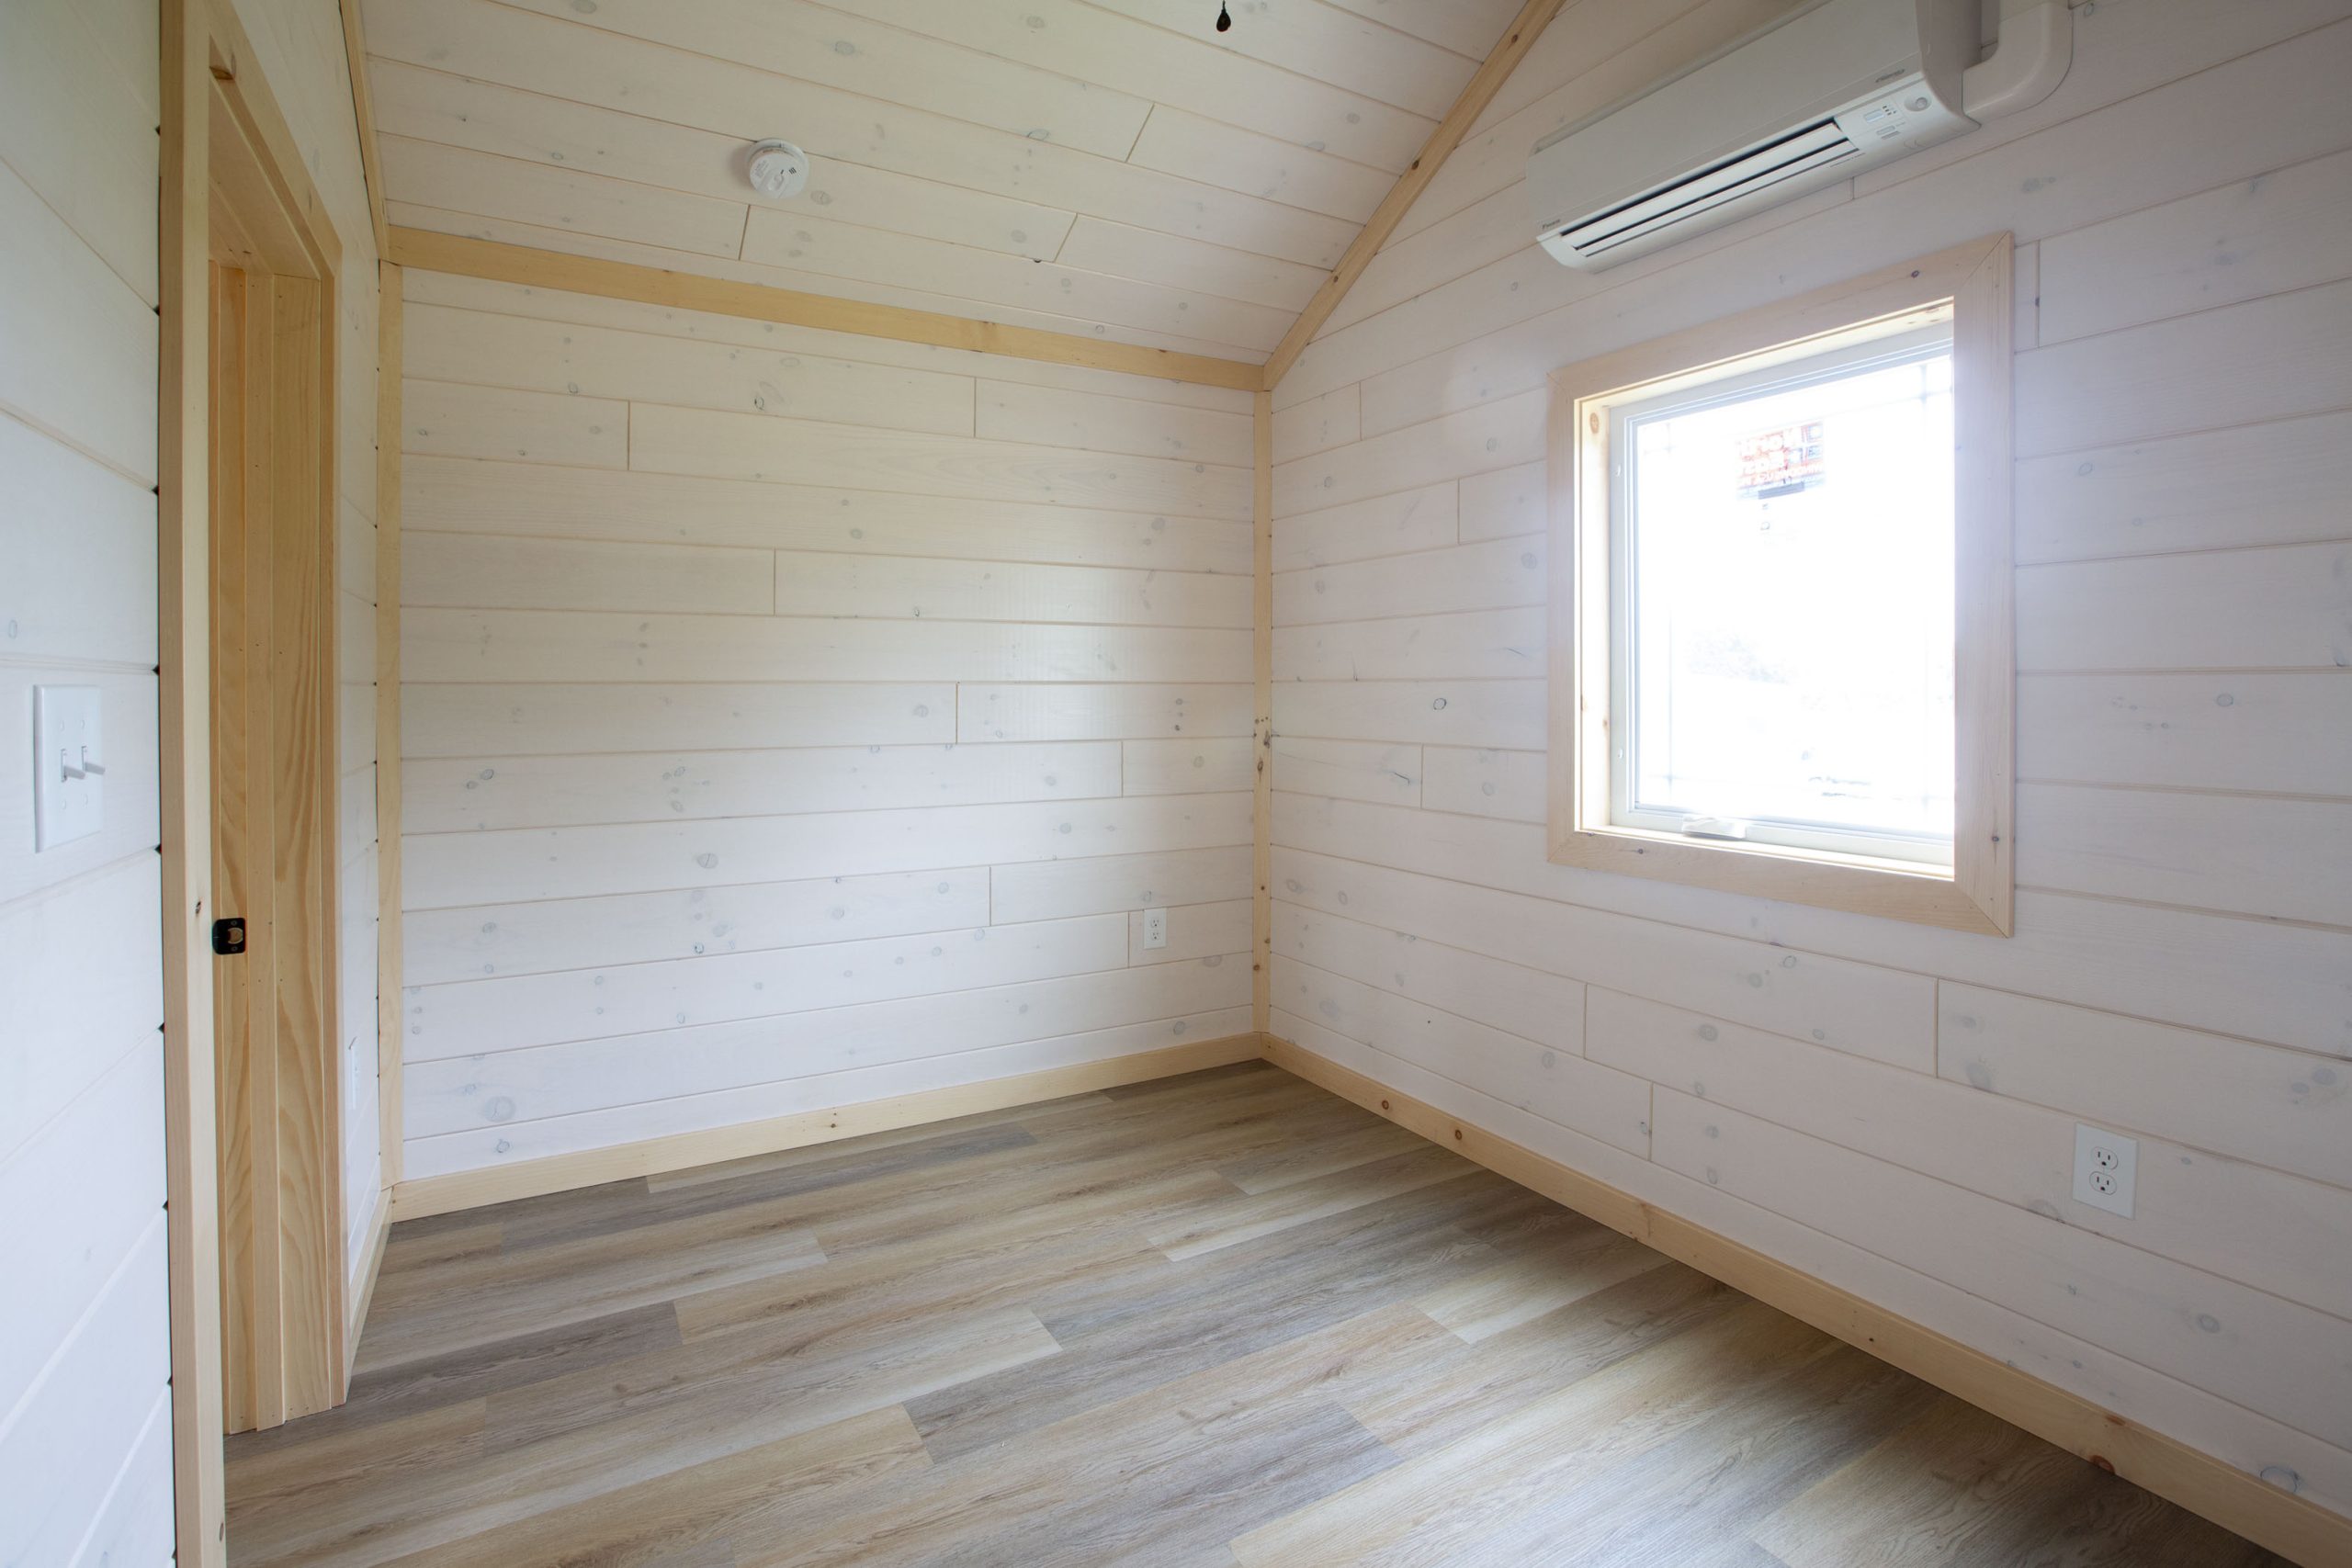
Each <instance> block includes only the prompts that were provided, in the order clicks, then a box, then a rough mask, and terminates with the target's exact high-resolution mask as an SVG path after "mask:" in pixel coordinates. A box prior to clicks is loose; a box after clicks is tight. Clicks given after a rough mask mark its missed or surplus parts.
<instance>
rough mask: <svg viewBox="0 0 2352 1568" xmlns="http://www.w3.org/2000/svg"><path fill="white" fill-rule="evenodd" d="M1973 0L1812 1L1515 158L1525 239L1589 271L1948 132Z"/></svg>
mask: <svg viewBox="0 0 2352 1568" xmlns="http://www.w3.org/2000/svg"><path fill="white" fill-rule="evenodd" d="M1979 15H1980V12H1979V7H1978V6H1977V5H1976V3H1975V0H1812V3H1811V4H1809V5H1804V6H1800V7H1799V8H1798V9H1797V10H1795V11H1794V12H1792V13H1791V14H1790V15H1789V16H1787V17H1783V18H1782V19H1781V21H1780V22H1778V23H1776V24H1774V25H1773V26H1772V27H1770V28H1766V29H1764V30H1763V31H1761V32H1759V33H1757V34H1755V35H1754V36H1752V37H1750V38H1747V39H1744V40H1742V41H1741V42H1739V43H1737V44H1736V45H1734V46H1732V47H1731V48H1729V49H1728V50H1726V51H1724V52H1722V53H1720V54H1718V55H1716V56H1714V57H1713V58H1712V59H1709V60H1706V61H1702V62H1699V63H1698V64H1696V65H1694V66H1692V67H1691V69H1690V70H1688V71H1686V72H1684V73H1682V74H1680V75H1679V76H1676V77H1674V78H1673V79H1671V80H1669V81H1668V82H1665V83H1662V84H1661V85H1658V86H1657V87H1654V88H1652V89H1651V90H1650V91H1648V92H1646V93H1645V94H1643V95H1642V96H1639V97H1637V98H1635V99H1634V100H1633V101H1632V102H1630V103H1626V104H1623V105H1620V106H1619V107H1616V108H1613V109H1610V110H1608V111H1606V112H1604V113H1602V114H1601V115H1600V116H1598V117H1597V118H1593V119H1591V120H1589V121H1587V122H1585V123H1583V124H1581V125H1577V126H1573V127H1571V128H1569V129H1568V130H1565V131H1562V132H1561V133H1559V134H1558V135H1556V136H1554V137H1553V138H1551V139H1550V140H1549V141H1544V143H1542V144H1541V145H1539V146H1538V147H1537V148H1536V149H1535V151H1534V152H1533V154H1532V156H1531V157H1530V158H1529V160H1528V168H1527V181H1528V188H1529V191H1530V193H1531V195H1532V198H1533V201H1534V218H1535V222H1536V239H1537V240H1538V242H1539V243H1542V245H1543V246H1544V249H1545V250H1547V251H1549V252H1551V253H1552V254H1553V255H1554V256H1555V258H1557V259H1558V260H1559V261H1560V262H1562V263H1564V264H1565V265H1568V266H1572V267H1577V268H1579V269H1581V270H1585V271H1597V270H1599V269H1600V268H1602V267H1608V266H1613V265H1617V264H1618V263H1620V262H1623V261H1628V260H1631V259H1632V258H1633V257H1634V256H1638V255H1644V254H1647V253H1649V252H1651V251H1655V250H1657V249H1660V248H1662V247H1664V246H1666V245H1669V244H1672V243H1675V242H1676V241H1678V240H1680V239H1682V238H1683V237H1684V236H1686V235H1690V234H1695V233H1698V232H1701V231H1704V230H1708V229H1713V228H1717V227H1720V226H1721V225H1723V224H1725V223H1730V222H1734V221H1736V220H1739V219H1741V218H1744V217H1746V216H1747V215H1748V214H1749V213H1751V212H1758V211H1761V210H1762V209H1766V208H1768V207H1773V206H1777V205H1779V204H1780V203H1781V202H1785V201H1789V200H1792V199H1794V198H1795V197H1800V196H1804V195H1805V194H1807V193H1808V192H1811V191H1816V190H1820V189H1822V188H1823V187H1825V186H1832V185H1835V184H1837V183H1838V182H1839V181H1841V180H1846V179H1850V178H1852V177H1854V176H1855V175H1860V174H1861V173H1862V172H1863V171H1864V170H1866V169H1871V168H1875V167H1877V166H1879V165H1881V164H1889V163H1892V162H1894V160H1895V159H1897V158H1900V157H1903V156H1904V155H1905V154H1906V153H1910V152H1917V151H1919V150H1920V149H1921V148H1924V147H1931V146H1934V145H1935V144H1936V143H1937V142H1939V141H1945V140H1947V139H1948V138H1951V137H1954V136H1958V135H1960V134H1961V133H1962V132H1963V131H1966V130H1970V129H1972V128H1973V126H1974V124H1975V122H1974V121H1973V120H1972V119H1970V118H1968V117H1967V116H1966V115H1964V114H1963V113H1962V112H1961V109H1960V107H1959V103H1960V86H1961V81H1960V78H1961V75H1962V70H1963V68H1964V67H1965V66H1966V64H1967V63H1968V62H1970V61H1973V60H1974V59H1975V57H1976V50H1977V34H1976V27H1977V21H1978V19H1979Z"/></svg>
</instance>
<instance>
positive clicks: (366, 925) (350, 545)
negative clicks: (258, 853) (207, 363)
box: [126, 0, 384, 1290]
mask: <svg viewBox="0 0 2352 1568" xmlns="http://www.w3.org/2000/svg"><path fill="white" fill-rule="evenodd" d="M126 3H127V0H126ZM233 4H234V5H235V6H236V12H237V17H238V20H239V21H240V22H241V23H242V24H243V27H244V29H245V33H246V36H247V37H249V38H251V39H253V45H254V53H255V54H256V55H257V56H259V58H260V62H261V67H262V73H263V74H264V75H265V76H266V78H267V79H268V82H269V88H270V91H271V93H272V94H273V95H274V96H276V97H277V106H278V107H279V109H280V110H282V111H283V112H284V114H285V116H286V122H287V125H288V128H289V129H290V130H292V131H293V133H294V140H295V142H296V144H297V145H298V146H300V149H301V152H302V161H303V164H304V166H305V168H306V169H307V170H308V172H309V174H310V176H311V183H312V184H313V185H314V186H316V187H317V188H318V192H319V197H320V199H321V200H322V202H323V203H324V204H325V207H326V210H327V216H328V219H329V220H331V221H332V222H333V223H334V230H335V234H336V237H337V238H338V239H339V240H340V241H341V242H342V244H343V269H342V273H341V276H340V277H339V278H338V297H337V299H336V311H335V315H336V322H335V324H336V332H337V334H338V336H337V341H336V344H335V398H336V406H335V443H336V446H335V465H336V473H335V480H336V489H337V491H338V492H339V495H338V506H337V509H336V517H335V525H336V537H335V547H336V551H337V555H336V567H337V570H338V574H339V578H340V581H339V582H338V584H337V588H338V592H337V593H336V598H335V648H336V660H335V661H336V667H337V671H338V676H339V682H340V684H341V688H342V690H341V692H340V694H339V700H340V704H341V706H340V710H339V712H340V721H341V722H340V728H341V733H340V734H339V735H338V736H337V737H336V740H335V758H336V765H337V771H338V773H339V774H340V777H339V779H338V781H337V783H338V795H339V801H338V804H339V812H338V818H339V828H340V833H339V838H338V850H337V867H336V875H337V878H338V880H339V888H340V892H341V897H342V903H343V909H342V916H341V930H342V936H343V942H342V951H341V955H340V956H341V962H342V976H341V978H342V990H341V994H340V996H339V998H338V1002H339V1006H340V1008H341V1023H342V1035H343V1040H342V1077H343V1197H344V1235H345V1266H346V1268H347V1269H349V1271H350V1276H351V1279H352V1281H353V1288H354V1289H355V1290H356V1289H357V1288H358V1286H359V1283H360V1280H361V1276H362V1274H363V1273H364V1271H365V1269H366V1268H367V1266H368V1261H369V1248H368V1242H369V1238H370V1235H371V1234H372V1233H371V1226H372V1224H373V1223H374V1220H375V1216H376V1210H377V1206H378V1204H379V1201H381V1199H382V1195H383V1192H382V1190H383V1187H384V1180H383V1174H382V1172H383V1162H382V1159H381V1157H380V1154H379V1150H378V1148H377V1143H378V1133H379V1116H378V1111H377V1100H376V1064H377V1045H376V1018H377V1007H376V986H377V976H376V951H377V950H376V942H377V924H378V921H377V910H378V907H379V897H378V892H377V881H376V876H377V845H376V273H377V267H376V236H375V230H374V227H373V224H372V222H371V220H370V217H369V213H368V183H367V178H366V175H365V173H364V171H363V168H362V165H361V162H360V156H359V130H358V121H357V119H356V118H355V117H354V115H353V112H352V93H351V73H350V68H349V66H348V64H347V62H346V59H345V53H344V42H343V15H342V10H341V8H340V7H339V6H337V5H336V3H335V0H233Z"/></svg>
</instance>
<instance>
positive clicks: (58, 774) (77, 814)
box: [33, 686, 107, 853]
mask: <svg viewBox="0 0 2352 1568" xmlns="http://www.w3.org/2000/svg"><path fill="white" fill-rule="evenodd" d="M106 775H107V768H106V748H105V746H104V745H103V744H102V737H101V736H100V734H99V729H98V688H97V687H96V686H37V687H35V688H34V689H33V850H34V852H36V853H38V852H41V851H43V850H53V849H55V848H57V846H58V845H60V844H70V843H72V842H73V841H74V840H76V839H86V838H88V837H89V836H90V835H91V834H93V833H96V832H97V831H98V830H99V829H102V828H104V827H105V826H106V825H107V795H106V790H107V777H106Z"/></svg>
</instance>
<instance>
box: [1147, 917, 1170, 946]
mask: <svg viewBox="0 0 2352 1568" xmlns="http://www.w3.org/2000/svg"><path fill="white" fill-rule="evenodd" d="M1143 944H1144V945H1145V946H1146V947H1166V946H1167V945H1168V911H1167V910H1165V909H1146V910H1145V911H1144V912H1143Z"/></svg>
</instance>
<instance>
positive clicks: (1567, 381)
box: [1547, 234, 2016, 935]
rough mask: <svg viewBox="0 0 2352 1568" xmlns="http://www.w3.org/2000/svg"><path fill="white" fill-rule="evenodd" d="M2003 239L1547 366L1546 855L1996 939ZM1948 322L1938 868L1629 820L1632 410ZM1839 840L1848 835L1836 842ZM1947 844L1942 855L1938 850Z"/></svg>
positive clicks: (2003, 836) (2010, 672)
mask: <svg viewBox="0 0 2352 1568" xmlns="http://www.w3.org/2000/svg"><path fill="white" fill-rule="evenodd" d="M2012 266H2013V259H2012V254H2011V244H2010V240H2009V236H2007V234H2002V235H1997V236H1995V237H1993V238H1991V239H1987V240H1983V241H1978V242H1975V243H1971V244H1967V245H1962V246H1957V247H1954V248H1953V249H1951V250H1949V251H1943V252H1939V253H1938V254H1934V255H1931V256H1926V257H1922V258H1919V259H1918V260H1916V261H1910V262H1905V263H1900V264H1897V265H1894V266H1891V267H1886V268H1883V269H1881V270H1880V271H1878V272H1875V273H1871V274H1870V275H1868V276H1863V277H1860V278H1857V279H1855V280H1853V281H1852V282H1849V283H1843V284H1838V285H1834V286H1832V287H1830V288H1822V289H1818V290H1815V291H1814V292H1813V293H1810V294H1806V295H1803V296H1800V297H1799V298H1797V299H1790V300H1786V301H1783V302H1781V303H1777V304H1773V305H1768V306H1764V307H1761V308H1759V309H1757V310H1749V311H1746V312H1743V313H1742V314H1740V315H1737V316H1733V317H1730V318H1727V319H1725V320H1724V321H1715V322H1711V323H1709V324H1707V325H1705V326H1702V327H1697V328H1693V329H1691V330H1690V331H1688V332H1683V333H1675V334H1673V335H1672V336H1669V337H1665V338H1660V339H1657V340H1656V341H1654V342H1651V343H1646V344H1638V345H1636V346H1634V347H1633V348H1630V349H1624V350H1621V351H1619V352H1617V353H1615V354H1611V355H1603V356H1601V357H1600V358H1597V359H1590V360H1587V361H1585V362H1583V363H1582V364H1579V365H1575V366H1570V367H1566V368H1565V369H1562V370H1559V371H1556V372H1555V373H1554V374H1553V377H1552V422H1551V444H1550V458H1551V465H1550V467H1551V472H1550V479H1551V510H1552V516H1551V526H1552V534H1553V549H1552V554H1551V573H1552V585H1551V586H1552V592H1551V665H1550V674H1551V789H1550V800H1549V811H1548V829H1547V851H1548V853H1549V857H1550V858H1551V859H1552V860H1553V861H1554V862H1555V863H1561V864H1566V865H1575V866H1583V867H1587V868H1590V869H1595V870H1603V871H1611V872H1618V873H1622V874H1628V875H1635V876H1649V877H1655V878H1660V879H1665V880H1670V881H1677V882H1684V883H1690V884H1692V885H1696V886H1705V887H1713V888H1718V889H1721V890H1724V891H1727V892H1736V893H1746V894H1753V895H1756V896H1758V897H1769V898H1781V899H1786V900H1789V901H1791V902H1795V903H1804V904H1814V905H1820V906H1824V907H1826V908H1840V909H1849V910H1854V911H1857V912H1861V913H1867V914H1874V915H1883V916H1886V917H1889V918H1893V919H1908V920H1917V921H1922V922H1925V923H1928V924H1932V925H1940V926H1948V927H1952V928H1955V929H1959V930H1964V931H1984V932H1990V933H1996V934H2000V935H2007V933H2008V931H2009V929H2010V926H2011V920H2012V904H2013V896H2012V886H2013V872H2012V867H2011V845H2010V839H2011V820H2012V816H2013V810H2014V807H2013V804H2012V794H2013V789H2012V784H2011V775H2012V772H2013V765H2014V764H2013V758H2014V750H2015V740H2014V730H2015V719H2014V712H2013V710H2014V689H2015V683H2016V682H2015V674H2014V666H2015V655H2014V650H2013V641H2014V635H2013V630H2012V626H2013V621H2014V615H2013V610H2012V605H2011V581H2010V516H2009V513H2010V502H2009V494H2010V484H2011V469H2010V429H2009V423H2010V392H2009V370H2010V366H2009V355H2010V311H2011V306H2010V301H2009V283H2010V275H2011V268H2012ZM1939 325H1948V327H1949V331H1950V333H1951V355H1952V379H1953V394H1954V396H1953V420H1954V444H1955V450H1954V468H1953V473H1954V491H1955V492H1954V497H1953V502H1954V512H1953V523H1954V548H1955V552H1956V553H1955V558H1954V562H1953V565H1954V580H1955V594H1956V601H1955V604H1954V628H1955V649H1954V655H1955V659H1954V680H1955V691H1954V698H1955V733H1954V737H1953V739H1954V748H1955V758H1956V770H1955V771H1956V777H1955V780H1954V792H1953V799H1954V806H1955V817H1954V831H1953V837H1952V840H1951V852H1950V856H1949V860H1948V862H1947V861H1946V859H1945V857H1943V856H1942V855H1941V854H1940V853H1934V854H1928V855H1925V856H1923V855H1922V854H1920V853H1918V852H1917V851H1916V850H1910V849H1909V848H1908V847H1906V852H1902V853H1887V852H1879V853H1869V852H1861V850H1860V848H1858V847H1856V846H1855V842H1854V840H1852V839H1850V838H1844V840H1843V841H1842V842H1840V841H1838V840H1807V838H1806V836H1805V835H1804V834H1803V833H1802V832H1796V833H1789V832H1765V833H1758V834H1756V835H1754V836H1751V837H1749V838H1746V839H1733V838H1721V839H1718V838H1707V837H1693V836H1691V835H1690V834H1688V833H1686V832H1685V831H1683V828H1682V824H1681V823H1680V822H1679V821H1676V822H1672V823H1666V822H1651V821H1648V820H1645V819H1644V818H1641V817H1638V816H1635V817H1633V818H1630V819H1629V818H1627V817H1626V814H1625V813H1623V812H1622V811H1621V810H1620V809H1619V806H1618V803H1619V802H1620V801H1621V800H1624V799H1628V798H1630V792H1629V790H1628V789H1627V788H1626V781H1625V779H1624V776H1623V768H1622V762H1623V759H1622V758H1621V752H1622V751H1623V750H1628V749H1620V748H1615V747H1612V745H1611V714H1612V713H1613V712H1618V711H1623V704H1624V703H1625V701H1626V690H1625V684H1624V679H1625V674H1626V671H1625V660H1623V659H1622V658H1621V657H1619V649H1620V647H1621V645H1622V643H1623V629H1624V626H1625V619H1626V617H1625V616H1624V614H1623V605H1624V602H1625V593H1626V590H1627V586H1628V585H1627V582H1626V581H1625V571H1624V570H1623V548H1622V543H1621V533H1622V529H1623V521H1622V508H1623V491H1622V489H1621V486H1620V481H1619V476H1618V475H1617V473H1616V468H1617V465H1613V464H1612V463H1611V448H1612V445H1613V443H1615V442H1616V441H1617V440H1619V439H1621V438H1622V432H1623V419H1624V415H1625V414H1626V413H1627V412H1632V413H1634V414H1635V415H1636V416H1637V417H1638V415H1639V413H1640V412H1641V411H1642V410H1643V409H1644V408H1645V407H1655V406H1656V405H1657V403H1658V402H1659V401H1660V400H1665V399H1670V398H1674V397H1676V396H1677V395H1678V394H1683V393H1689V392H1691V391H1693V390H1697V389H1705V391H1706V392H1708V393H1713V392H1714V391H1715V390H1717V389H1719V388H1720V389H1722V390H1723V391H1724V393H1726V394H1727V395H1728V394H1729V393H1731V392H1732V391H1733V389H1736V388H1738V387H1740V386H1741V385H1742V384H1744V383H1749V382H1769V381H1770V380H1771V378H1772V377H1773V373H1774V371H1775V369H1776V368H1777V367H1784V366H1790V365H1792V363H1793V362H1797V361H1803V360H1814V359H1818V358H1820V357H1821V356H1823V355H1826V354H1830V353H1834V352H1838V351H1840V350H1844V349H1847V348H1849V347H1850V348H1852V349H1853V350H1854V352H1855V354H1856V355H1857V356H1858V357H1867V356H1868V355H1870V353H1871V347H1870V346H1869V345H1873V344H1885V343H1886V342H1887V341H1888V340H1890V339H1892V338H1895V337H1898V336H1900V335H1904V334H1909V333H1917V332H1919V331H1920V330H1921V329H1924V328H1929V327H1937V326H1939ZM1841 837H1842V836H1841ZM1939 848H1940V846H1939Z"/></svg>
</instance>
